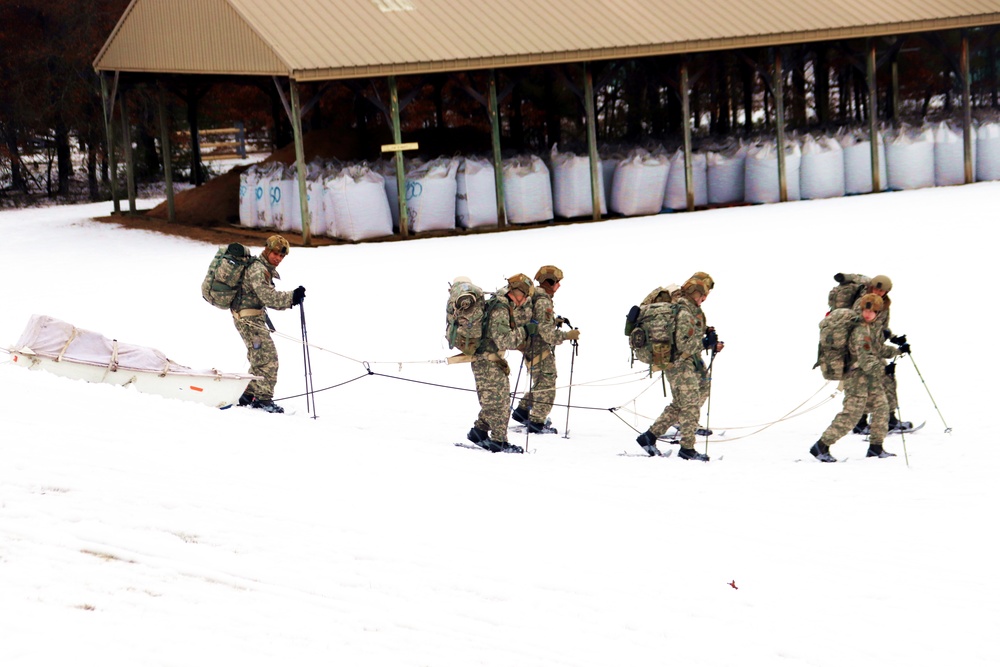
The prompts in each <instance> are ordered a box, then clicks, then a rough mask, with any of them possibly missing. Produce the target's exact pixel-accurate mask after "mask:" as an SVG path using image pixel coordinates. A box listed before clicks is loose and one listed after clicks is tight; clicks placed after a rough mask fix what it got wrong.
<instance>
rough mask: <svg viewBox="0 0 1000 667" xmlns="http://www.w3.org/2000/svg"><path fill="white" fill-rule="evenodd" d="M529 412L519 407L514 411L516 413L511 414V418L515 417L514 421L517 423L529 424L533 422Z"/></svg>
mask: <svg viewBox="0 0 1000 667" xmlns="http://www.w3.org/2000/svg"><path fill="white" fill-rule="evenodd" d="M528 412H529V411H528V409H527V408H522V407H521V406H520V405H519V406H517V409H516V410H514V412H512V413H510V416H511V417H513V418H514V421H516V422H517V423H518V424H527V423H528V422H530V421H531V417H530V416H529V414H528Z"/></svg>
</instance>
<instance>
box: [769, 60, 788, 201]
mask: <svg viewBox="0 0 1000 667" xmlns="http://www.w3.org/2000/svg"><path fill="white" fill-rule="evenodd" d="M784 83H785V75H784V71H783V70H782V68H781V47H777V46H776V47H774V85H773V88H774V125H775V134H776V135H777V138H778V193H779V196H778V199H779V200H780V201H788V174H787V169H786V168H785V85H784Z"/></svg>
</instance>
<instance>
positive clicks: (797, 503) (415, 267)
mask: <svg viewBox="0 0 1000 667" xmlns="http://www.w3.org/2000/svg"><path fill="white" fill-rule="evenodd" d="M153 203H155V202H152V201H150V202H141V205H142V206H149V205H152V204H153ZM998 203H1000V183H980V184H975V185H971V186H961V187H948V188H937V189H928V190H918V191H910V192H896V193H885V194H880V195H874V196H859V197H846V198H840V199H832V200H825V201H812V202H809V201H803V202H796V203H789V204H780V205H764V206H753V207H740V208H730V209H720V210H712V211H706V212H697V213H690V214H689V213H684V214H673V215H657V216H651V217H646V218H637V219H628V220H617V221H608V222H602V223H599V224H574V225H564V226H557V227H548V228H534V229H520V230H518V231H516V232H511V233H500V234H486V235H470V236H464V237H460V236H456V237H450V238H438V239H426V240H417V241H408V242H404V243H377V244H365V245H343V246H337V247H324V248H316V249H300V248H294V249H293V250H292V252H291V253H290V254H289V256H288V258H287V259H286V260H285V262H284V263H283V264H282V265H281V273H282V280H281V281H280V282H279V287H280V288H283V289H287V290H291V289H293V288H294V287H295V286H297V285H299V284H302V285H305V286H306V287H307V289H308V294H307V297H306V300H305V306H306V309H305V310H306V315H307V328H308V335H309V340H310V342H311V343H312V344H313V345H314V348H313V349H312V352H311V355H310V356H311V362H312V370H313V381H314V384H315V387H316V389H325V388H327V387H332V386H333V385H337V384H339V383H342V382H345V381H347V380H351V379H353V378H360V379H357V380H355V381H354V382H351V383H349V384H346V385H343V386H340V387H337V388H332V389H327V390H325V391H320V392H319V393H317V394H316V405H317V412H318V415H319V416H318V418H316V419H313V418H311V417H310V415H309V414H307V412H306V403H305V399H304V398H301V397H298V398H290V399H288V400H284V401H282V403H281V404H282V405H284V406H285V407H286V408H287V409H288V410H289V413H288V414H285V415H272V414H265V413H262V412H261V411H255V410H250V409H246V408H234V409H229V410H216V409H212V408H208V407H203V406H200V405H197V404H195V403H187V402H183V401H180V400H174V399H166V398H160V397H156V396H150V395H144V394H140V393H137V392H136V391H134V390H132V389H125V388H118V387H111V386H106V385H93V384H86V383H83V382H81V381H73V380H67V379H64V378H60V377H56V376H54V375H50V374H46V373H43V372H33V371H29V370H26V369H24V368H20V367H16V366H14V364H12V363H9V362H5V363H0V423H2V435H0V665H3V666H4V667H15V666H22V665H46V666H47V665H76V666H80V665H100V666H101V667H116V666H129V667H132V666H136V665H143V666H155V665H170V666H184V667H189V666H193V665H213V666H215V665H239V666H240V667H249V666H256V665H338V666H340V665H342V666H345V667H347V666H350V667H355V666H386V667H401V666H403V667H410V666H412V667H469V666H470V665H480V666H486V667H514V666H516V667H535V666H538V667H598V666H601V667H603V666H629V667H645V666H654V665H655V666H659V665H699V666H702V665H704V666H726V667H728V666H732V665H786V666H788V667H792V666H795V667H798V666H809V667H814V666H821V667H824V666H830V667H834V666H835V667H842V666H845V665H852V666H857V665H879V666H884V665H901V666H902V665H906V666H914V665H916V666H921V665H961V666H963V667H969V666H974V665H984V666H987V665H988V666H995V665H997V664H1000V644H998V643H997V641H996V635H994V634H993V633H994V632H996V630H997V627H998V623H1000V578H998V577H997V572H996V565H997V562H998V557H1000V552H998V548H997V542H998V538H997V527H996V526H997V520H996V511H997V508H998V499H1000V498H998V496H1000V494H998V490H997V489H998V484H997V472H998V462H1000V455H998V444H997V436H996V430H995V420H996V404H997V400H996V399H997V394H996V389H995V387H996V382H995V381H994V378H996V377H997V352H998V347H997V343H996V341H997V334H998V330H997V322H998V318H997V317H996V315H995V312H994V311H995V303H994V302H995V300H996V294H997V287H998V280H997V275H998V271H1000V269H998V262H997V259H996V245H997V243H996V239H997V236H998V232H997V226H996V225H997V223H996V215H997V209H998ZM109 210H110V205H109V204H107V203H105V204H99V205H83V206H69V207H60V208H50V209H32V210H25V211H7V212H3V213H0V239H3V245H4V255H5V257H4V260H5V261H4V266H5V269H6V271H7V276H8V277H7V280H6V289H5V290H4V297H3V301H4V307H3V311H2V316H0V345H2V346H4V347H5V348H10V347H11V346H12V345H13V344H14V343H15V342H16V341H17V339H18V337H19V336H20V333H21V330H22V329H23V327H24V325H25V324H26V323H27V321H28V319H29V317H30V316H31V315H32V314H34V313H39V314H46V315H51V316H53V317H57V318H59V319H62V320H65V321H68V322H71V323H73V324H75V325H76V326H78V327H81V328H85V329H90V330H93V331H98V332H101V333H103V334H104V335H106V336H108V337H110V338H116V339H118V340H120V341H127V342H129V343H133V344H139V345H147V346H151V347H156V348H158V349H160V350H162V351H163V352H165V353H166V354H167V355H168V356H169V357H170V358H171V359H173V360H175V361H177V362H180V363H182V364H185V365H188V366H192V367H195V368H209V367H215V368H218V369H220V370H224V371H238V372H242V371H245V370H246V369H247V364H246V359H245V350H244V348H243V347H242V344H241V341H240V338H239V336H238V334H237V332H236V330H235V329H234V328H233V325H232V323H231V321H230V316H229V315H228V314H227V313H226V312H224V311H221V310H218V309H215V308H212V307H211V306H209V305H208V304H206V303H205V302H204V301H202V299H201V297H200V294H199V286H200V283H201V280H202V277H203V276H204V271H205V269H206V267H207V264H208V262H209V261H210V259H211V257H212V255H213V254H214V252H215V248H214V247H213V246H210V245H206V244H203V243H198V242H194V241H189V240H185V239H181V238H174V237H168V236H162V235H157V234H153V233H146V232H141V231H131V230H127V229H123V228H120V227H117V226H115V225H111V224H102V223H96V222H92V221H91V220H90V219H91V218H92V217H93V216H97V215H104V214H107V213H108V212H109ZM257 250H259V248H258V249H257ZM542 264H555V265H557V266H559V267H560V268H562V269H563V270H564V272H565V279H564V280H563V282H562V288H561V290H560V291H559V293H558V295H557V296H556V299H555V302H556V310H557V312H558V313H559V314H562V315H564V316H566V317H569V318H570V319H571V321H572V323H573V324H574V325H576V326H578V327H579V328H580V329H581V331H582V337H581V340H580V346H579V356H578V357H577V358H576V361H575V364H574V369H573V370H574V374H573V381H574V388H573V391H572V404H573V406H574V409H573V410H572V411H571V412H570V413H569V434H568V435H569V437H568V438H567V437H563V436H564V433H563V430H564V427H565V424H566V419H567V411H566V408H565V407H563V406H564V405H565V403H566V400H567V393H568V392H567V389H566V386H567V384H568V381H569V374H570V347H569V346H568V345H563V346H561V347H560V348H559V349H558V354H557V357H558V363H559V369H560V371H559V372H560V378H559V385H560V387H561V389H560V391H559V394H558V397H557V401H558V402H559V403H560V404H562V405H560V406H558V407H556V408H555V409H554V410H553V413H552V419H553V422H554V423H555V426H556V427H557V428H558V429H559V435H545V436H532V437H531V438H530V440H529V441H527V449H528V451H529V454H526V455H514V454H490V453H488V452H485V451H478V450H470V449H465V448H459V447H455V446H453V443H454V442H461V441H463V440H464V436H465V433H466V431H467V430H468V429H469V427H470V426H471V425H472V423H473V420H474V419H475V416H476V414H477V411H478V403H477V401H476V397H475V394H474V393H472V392H468V391H458V390H454V389H448V388H444V387H438V386H433V385H427V384H417V383H416V382H418V381H419V382H428V383H436V384H438V385H446V386H451V387H460V388H465V389H469V388H472V387H473V381H472V373H471V370H470V368H469V366H468V365H452V366H447V365H444V364H441V363H430V362H440V361H441V360H442V359H444V358H445V357H446V356H447V355H449V354H452V352H451V351H449V350H447V349H446V345H445V344H444V342H443V329H444V306H445V301H446V298H447V292H448V282H449V281H450V280H451V279H452V278H453V277H455V276H458V275H466V276H469V277H471V278H472V279H473V280H474V281H475V282H477V283H478V284H479V285H481V286H483V287H484V288H487V289H493V288H496V287H499V286H500V285H502V284H503V282H504V277H505V276H509V275H512V274H513V273H515V272H525V273H528V274H529V275H534V272H535V271H536V270H537V268H538V267H539V266H541V265H542ZM695 271H707V272H709V273H711V275H712V276H713V277H714V278H715V281H716V289H715V291H713V293H712V294H711V296H710V297H709V298H708V300H707V301H706V303H705V311H706V313H707V315H708V319H709V322H710V323H711V324H713V325H715V326H716V327H717V329H718V331H719V334H720V337H721V339H722V340H724V341H725V342H726V349H725V350H724V351H723V352H722V353H721V354H720V355H719V356H718V357H717V359H716V361H715V366H714V383H713V384H714V389H713V392H712V396H711V414H710V417H709V416H707V415H706V414H705V413H704V412H703V415H702V423H705V422H706V421H710V425H711V426H712V427H713V428H715V429H720V430H725V435H724V436H722V437H721V438H719V437H716V438H714V439H713V440H712V441H711V442H709V443H708V453H709V455H710V456H711V457H712V460H711V461H710V462H708V463H699V462H694V461H684V460H680V459H678V458H677V456H676V455H675V456H672V457H669V458H658V459H649V458H646V457H644V456H640V454H641V453H642V452H641V450H640V449H639V447H638V446H637V445H636V444H635V436H636V430H638V431H642V430H645V429H646V427H648V425H649V423H650V422H651V421H652V419H653V418H655V416H656V415H657V414H658V413H659V411H660V410H661V409H662V407H663V406H664V405H665V404H666V402H667V401H668V399H665V398H664V397H663V392H662V389H661V384H660V381H659V379H658V378H652V379H650V378H648V377H646V376H644V375H643V374H642V369H641V368H640V367H639V366H638V365H637V366H636V367H635V368H630V367H629V353H628V345H627V342H626V338H625V336H623V335H622V328H623V325H624V318H625V314H626V312H627V311H628V309H629V307H630V306H631V305H633V304H634V303H637V302H638V301H639V300H640V299H642V297H643V296H645V295H646V293H647V292H649V290H650V289H652V288H653V287H654V286H656V285H659V284H667V283H670V282H681V281H683V280H684V279H685V278H687V277H688V276H690V275H691V273H693V272H695ZM837 272H859V273H866V274H868V275H874V274H878V273H884V274H887V275H889V276H890V277H891V278H892V279H893V281H894V283H895V287H894V289H893V291H892V294H891V296H892V299H893V309H892V313H893V315H892V325H893V329H894V331H895V332H896V333H905V334H907V335H908V337H909V340H910V342H911V343H912V345H913V353H914V359H915V360H916V362H917V364H918V365H919V369H920V372H921V373H922V374H923V379H924V380H925V381H926V385H925V384H924V383H922V382H921V379H920V377H919V376H918V374H917V372H916V368H915V367H914V365H913V364H912V363H911V360H910V359H908V358H904V359H902V360H901V361H900V362H899V366H898V371H897V376H898V379H899V385H900V387H899V400H900V405H901V408H902V410H901V412H902V414H901V416H902V418H903V419H906V420H912V421H915V422H922V421H926V422H927V425H926V426H925V427H924V428H923V429H922V430H920V431H918V432H916V433H913V434H910V435H908V436H907V437H906V441H905V453H906V454H908V457H904V443H903V440H902V439H901V438H900V436H899V435H893V436H890V438H889V439H888V440H887V442H886V449H888V450H890V451H892V452H895V453H897V454H898V456H897V457H896V458H892V459H886V460H877V459H867V458H865V451H866V448H867V444H866V443H865V442H864V440H863V438H862V437H861V436H857V435H848V436H847V437H845V438H844V439H843V440H841V441H840V442H838V443H837V444H835V445H834V446H833V448H832V453H833V454H834V455H835V456H837V457H838V458H841V459H846V461H842V462H840V463H837V464H821V463H819V462H817V461H815V460H813V459H812V457H810V456H809V455H808V453H807V450H808V449H809V447H810V445H812V443H813V442H815V440H816V439H817V437H818V435H819V434H820V433H821V432H822V431H823V429H824V428H825V427H826V426H827V424H828V423H829V422H830V420H831V419H832V418H833V416H834V415H835V414H836V413H837V412H838V410H839V407H840V402H841V398H842V395H841V394H839V393H836V395H835V396H834V394H835V391H836V387H835V385H834V384H833V383H831V384H827V383H825V382H824V381H823V380H822V378H821V377H820V375H819V371H816V370H811V367H812V364H813V362H814V360H815V354H816V344H817V326H816V325H817V323H818V322H819V320H820V319H821V318H822V317H823V315H824V313H825V312H826V295H827V291H828V290H829V289H830V287H832V286H833V279H832V276H833V274H834V273H837ZM271 317H272V319H273V321H274V323H275V324H276V326H277V327H278V330H279V332H280V333H282V334H285V335H287V336H288V337H287V338H285V337H279V338H277V344H278V349H279V353H280V355H281V363H282V366H281V371H280V380H279V383H278V388H277V397H279V398H280V397H287V396H294V395H296V394H301V393H302V391H303V389H304V386H305V379H304V363H303V355H302V346H301V343H300V333H301V321H300V316H299V312H298V311H296V310H291V311H283V312H272V313H271ZM510 358H511V360H512V367H513V369H514V370H513V372H512V383H513V380H514V378H515V377H516V376H517V364H518V361H519V357H518V355H517V354H516V353H514V354H513V355H512V356H511V357H510ZM0 359H7V356H6V355H5V354H4V355H0ZM361 362H369V364H370V367H371V369H372V370H373V371H374V372H375V373H379V374H381V375H373V376H366V370H365V367H364V366H363V364H362V363H361ZM400 362H403V363H400ZM383 375H384V376H383ZM404 380H412V381H413V382H409V381H404ZM524 385H525V377H524V375H523V374H522V376H521V378H520V383H519V387H520V389H521V390H523V388H524ZM927 389H929V390H930V393H931V394H933V397H934V399H935V400H936V402H937V406H938V408H939V409H940V414H941V415H943V417H944V419H942V418H941V416H939V412H938V410H936V409H935V407H934V405H933V403H932V401H931V398H930V394H929V393H928V391H927ZM831 396H833V398H831ZM576 406H580V409H575V408H576ZM612 407H614V408H621V409H619V410H617V411H616V412H611V411H610V410H609V408H612ZM584 408H593V409H584ZM293 411H294V413H293ZM619 417H621V418H619ZM783 418H784V419H783ZM945 421H946V422H947V426H949V427H951V428H952V429H953V431H952V432H951V433H947V434H946V433H945V423H944V422H945ZM633 427H634V429H635V430H633ZM510 437H511V441H512V442H514V443H517V444H521V445H524V444H525V436H524V435H517V434H514V433H511V436H510ZM705 447H706V443H705V441H704V439H700V440H699V442H698V449H699V450H701V451H704V450H705ZM622 454H629V456H623V455H622ZM907 458H908V460H907ZM733 584H735V587H734V585H733Z"/></svg>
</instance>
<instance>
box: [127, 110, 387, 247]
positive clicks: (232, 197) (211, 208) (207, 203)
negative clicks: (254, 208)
mask: <svg viewBox="0 0 1000 667" xmlns="http://www.w3.org/2000/svg"><path fill="white" fill-rule="evenodd" d="M302 143H303V148H304V149H305V158H306V162H309V161H310V160H312V159H314V158H316V157H324V158H336V159H338V160H343V161H350V160H360V159H363V158H364V157H366V156H367V155H371V154H372V152H373V151H372V146H373V140H372V139H368V140H365V138H364V137H362V136H361V135H360V134H359V133H356V132H342V131H340V132H334V131H332V130H330V131H327V130H317V131H315V132H309V133H308V134H306V135H305V136H304V137H303V138H302ZM377 150H378V149H377V148H376V149H375V152H376V153H377ZM263 162H265V163H267V162H283V163H285V164H294V163H295V145H294V144H289V145H288V146H285V147H284V148H282V149H280V150H277V151H275V152H274V153H272V154H271V155H270V156H268V157H267V159H266V160H264V161H263ZM246 169H247V167H245V166H243V167H234V168H232V169H230V170H229V171H228V172H226V173H225V174H222V175H221V176H218V177H216V178H213V179H212V180H210V181H208V182H207V183H205V184H204V185H202V186H200V187H197V188H191V189H190V190H184V191H181V192H178V193H176V194H175V195H174V215H175V220H176V224H178V225H184V226H188V227H201V228H206V227H228V226H230V225H235V224H238V223H239V220H240V174H242V173H243V172H244V171H245V170H246ZM146 215H147V216H148V217H152V218H161V219H163V220H166V219H167V203H166V202H165V201H164V202H163V203H161V204H160V205H159V206H157V207H156V208H154V209H152V210H150V211H148V212H147V213H146Z"/></svg>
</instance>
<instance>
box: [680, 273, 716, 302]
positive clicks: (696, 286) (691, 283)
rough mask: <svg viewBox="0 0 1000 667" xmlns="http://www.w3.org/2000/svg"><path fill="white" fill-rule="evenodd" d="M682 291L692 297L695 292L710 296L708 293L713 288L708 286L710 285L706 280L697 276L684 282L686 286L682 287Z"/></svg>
mask: <svg viewBox="0 0 1000 667" xmlns="http://www.w3.org/2000/svg"><path fill="white" fill-rule="evenodd" d="M681 291H682V292H683V293H684V296H686V297H689V298H690V297H692V296H694V295H695V294H701V295H702V296H708V293H709V292H710V291H711V290H710V289H709V288H708V285H706V284H705V281H703V280H699V279H697V278H688V280H687V282H686V283H684V286H683V287H681Z"/></svg>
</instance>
